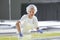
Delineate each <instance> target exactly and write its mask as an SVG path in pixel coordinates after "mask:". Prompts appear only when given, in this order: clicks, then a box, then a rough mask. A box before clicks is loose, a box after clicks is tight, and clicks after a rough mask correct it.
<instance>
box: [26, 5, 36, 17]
mask: <svg viewBox="0 0 60 40" xmlns="http://www.w3.org/2000/svg"><path fill="white" fill-rule="evenodd" d="M26 12H27V13H28V14H29V15H31V16H33V15H34V14H36V12H37V7H36V6H35V5H33V4H30V5H28V6H27V7H26Z"/></svg>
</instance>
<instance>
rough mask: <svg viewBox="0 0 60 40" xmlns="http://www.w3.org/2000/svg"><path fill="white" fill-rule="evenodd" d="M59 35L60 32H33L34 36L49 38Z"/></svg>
mask: <svg viewBox="0 0 60 40" xmlns="http://www.w3.org/2000/svg"><path fill="white" fill-rule="evenodd" d="M57 36H60V33H42V34H41V33H32V38H48V37H57Z"/></svg>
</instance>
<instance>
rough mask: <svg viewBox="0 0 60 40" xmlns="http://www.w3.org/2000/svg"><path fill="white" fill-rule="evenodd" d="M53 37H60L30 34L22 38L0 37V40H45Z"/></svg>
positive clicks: (55, 34) (46, 34) (47, 34)
mask: <svg viewBox="0 0 60 40" xmlns="http://www.w3.org/2000/svg"><path fill="white" fill-rule="evenodd" d="M55 36H60V33H43V34H41V33H32V34H30V35H24V37H22V38H20V37H19V38H18V37H17V36H0V40H18V39H19V40H31V38H47V37H55Z"/></svg>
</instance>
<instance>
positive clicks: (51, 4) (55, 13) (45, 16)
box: [0, 0, 60, 40]
mask: <svg viewBox="0 0 60 40" xmlns="http://www.w3.org/2000/svg"><path fill="white" fill-rule="evenodd" d="M29 4H35V5H36V6H37V9H38V11H37V14H36V17H37V18H38V26H39V27H40V28H41V29H43V30H44V32H46V33H50V32H51V33H53V32H55V33H56V32H57V33H59V32H60V0H0V35H1V36H2V35H3V37H2V38H1V36H0V40H4V39H6V38H5V37H4V36H7V35H10V36H13V35H14V36H16V35H18V34H17V30H16V25H15V24H16V21H17V20H19V19H20V18H21V17H22V16H23V15H24V14H27V13H26V7H27V6H28V5H29ZM51 35H53V34H51ZM59 35H60V34H59ZM45 37H46V35H45ZM9 38H10V40H13V39H14V38H16V37H14V38H11V37H9ZM9 38H7V39H6V40H8V39H9ZM56 38H57V39H58V40H60V39H59V38H60V36H59V37H56ZM53 39H55V38H53ZM57 39H56V40H57ZM14 40H17V38H16V39H14ZM47 40H49V39H47ZM51 40H52V39H51Z"/></svg>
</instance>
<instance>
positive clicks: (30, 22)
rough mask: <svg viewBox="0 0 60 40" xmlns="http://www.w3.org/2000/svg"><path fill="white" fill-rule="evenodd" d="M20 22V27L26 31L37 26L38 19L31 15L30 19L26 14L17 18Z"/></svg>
mask: <svg viewBox="0 0 60 40" xmlns="http://www.w3.org/2000/svg"><path fill="white" fill-rule="evenodd" d="M19 21H20V22H21V27H23V32H28V31H29V30H30V29H33V28H34V27H38V20H37V17H36V16H33V18H32V19H30V18H28V15H23V16H22V18H21V19H20V20H19Z"/></svg>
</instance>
